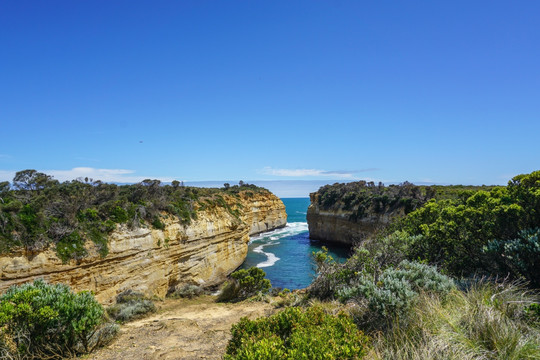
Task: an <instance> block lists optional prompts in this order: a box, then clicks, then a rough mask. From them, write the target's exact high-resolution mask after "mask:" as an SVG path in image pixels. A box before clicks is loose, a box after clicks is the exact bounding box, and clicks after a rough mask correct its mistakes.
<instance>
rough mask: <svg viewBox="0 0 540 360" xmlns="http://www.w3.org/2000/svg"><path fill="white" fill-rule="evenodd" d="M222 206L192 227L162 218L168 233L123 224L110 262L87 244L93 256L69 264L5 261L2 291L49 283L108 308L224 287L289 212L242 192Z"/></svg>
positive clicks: (268, 198) (48, 256) (41, 256)
mask: <svg viewBox="0 0 540 360" xmlns="http://www.w3.org/2000/svg"><path fill="white" fill-rule="evenodd" d="M223 200H224V206H213V207H210V206H209V207H207V208H204V209H199V210H198V212H197V216H196V218H195V219H193V220H191V222H190V223H189V224H185V223H183V222H182V221H181V219H179V218H178V217H176V216H172V215H170V214H162V215H163V218H162V223H163V226H162V227H161V229H156V228H153V227H152V226H141V227H139V228H136V229H132V228H129V227H128V226H127V225H125V224H120V225H117V227H116V229H115V230H114V231H113V232H112V233H111V234H110V236H109V239H108V254H107V255H106V256H105V257H102V256H101V255H100V253H99V249H98V248H97V247H96V245H95V244H93V243H92V242H87V243H86V244H85V247H86V252H87V256H85V257H84V258H82V259H79V260H77V261H75V260H70V261H69V262H67V263H66V262H62V260H60V259H59V258H58V256H57V253H56V252H55V251H54V249H52V248H48V249H46V250H44V251H41V252H39V253H37V254H32V256H31V257H29V256H26V255H25V254H21V253H19V254H9V255H3V256H1V257H0V280H1V281H0V292H3V291H5V290H6V289H7V288H8V287H9V286H11V285H15V284H21V283H24V282H28V281H32V280H34V279H37V278H43V279H45V280H46V281H48V282H51V283H57V282H61V283H65V284H67V285H69V286H71V288H72V289H74V290H75V291H81V290H92V291H93V292H94V293H95V295H96V298H97V299H98V301H100V302H102V303H108V302H112V301H113V299H114V297H115V296H116V295H117V294H118V293H120V292H122V291H124V290H126V289H133V290H136V291H140V292H143V293H144V294H146V295H147V296H154V295H156V296H159V297H163V296H165V295H166V294H167V292H168V291H169V290H170V289H172V288H174V287H175V286H176V285H179V284H186V283H193V284H199V285H203V286H210V285H214V284H218V283H220V282H222V281H223V280H224V279H225V277H226V276H227V275H229V274H230V273H231V272H232V271H234V270H235V269H236V268H238V267H239V266H240V265H241V264H242V262H243V261H244V259H245V257H246V255H247V249H248V241H249V236H250V235H253V234H257V233H260V232H264V231H268V230H272V229H276V228H279V227H283V226H285V225H286V223H287V215H286V212H285V205H284V204H283V202H282V201H281V200H280V199H279V198H278V197H276V196H275V195H273V194H272V193H270V192H255V193H253V192H241V193H240V194H238V196H231V195H225V196H223ZM231 209H232V210H233V211H231Z"/></svg>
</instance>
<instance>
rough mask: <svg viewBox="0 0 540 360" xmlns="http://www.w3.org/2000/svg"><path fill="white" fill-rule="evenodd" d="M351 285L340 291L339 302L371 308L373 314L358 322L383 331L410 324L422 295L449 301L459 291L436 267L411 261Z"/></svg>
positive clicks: (362, 277) (357, 277)
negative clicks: (413, 311) (427, 294)
mask: <svg viewBox="0 0 540 360" xmlns="http://www.w3.org/2000/svg"><path fill="white" fill-rule="evenodd" d="M349 282H350V283H351V285H350V286H344V287H342V288H340V289H337V294H338V297H339V299H340V300H341V301H344V302H345V301H350V300H352V301H354V302H356V303H357V304H361V305H364V304H367V309H368V310H369V311H367V312H365V313H361V314H359V315H360V316H358V319H357V320H358V321H359V322H360V323H361V324H362V325H363V326H367V327H371V328H379V329H380V328H384V327H387V326H389V325H392V324H393V323H396V322H397V323H405V322H407V321H408V320H409V317H410V316H411V315H412V314H411V311H410V309H411V308H412V306H413V305H414V303H415V301H416V299H417V297H418V295H419V293H421V292H426V293H431V294H437V295H440V296H441V297H445V296H446V295H447V294H448V293H449V292H450V290H452V289H454V288H455V285H454V282H453V281H452V279H450V278H449V277H447V276H445V275H442V274H440V273H439V272H438V271H437V269H436V268H435V267H432V266H428V265H425V264H420V263H416V262H409V261H403V262H401V263H400V264H399V266H398V267H395V268H394V267H389V268H387V269H385V270H384V271H383V272H382V273H381V274H380V275H378V274H376V273H369V272H362V273H358V274H357V275H355V278H354V280H349Z"/></svg>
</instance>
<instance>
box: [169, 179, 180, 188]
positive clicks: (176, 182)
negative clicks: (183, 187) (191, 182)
mask: <svg viewBox="0 0 540 360" xmlns="http://www.w3.org/2000/svg"><path fill="white" fill-rule="evenodd" d="M171 185H172V187H173V188H175V189H177V188H178V187H179V186H180V181H178V180H173V181H172V182H171Z"/></svg>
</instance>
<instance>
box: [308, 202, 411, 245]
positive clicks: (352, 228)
mask: <svg viewBox="0 0 540 360" xmlns="http://www.w3.org/2000/svg"><path fill="white" fill-rule="evenodd" d="M318 196H319V194H318V193H311V194H310V200H311V204H310V205H309V207H308V211H307V222H308V227H309V237H310V239H314V240H321V241H326V242H336V243H341V244H345V245H354V244H357V243H361V242H362V241H364V240H366V239H368V238H369V237H371V236H373V235H375V234H376V233H377V232H378V231H379V230H380V229H382V228H384V227H386V226H387V225H388V224H390V222H391V221H392V219H394V218H395V217H396V216H402V215H403V214H404V212H403V211H402V209H399V210H398V211H395V212H392V213H384V214H367V215H366V216H364V217H362V218H361V219H357V220H354V221H353V220H351V217H352V215H353V213H354V210H344V209H343V208H338V209H335V208H332V209H330V210H324V209H322V208H321V206H320V205H319V201H318Z"/></svg>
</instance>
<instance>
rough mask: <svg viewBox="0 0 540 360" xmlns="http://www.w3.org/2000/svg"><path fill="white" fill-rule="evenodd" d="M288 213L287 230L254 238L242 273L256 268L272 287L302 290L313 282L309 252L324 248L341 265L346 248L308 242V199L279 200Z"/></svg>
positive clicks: (347, 249)
mask: <svg viewBox="0 0 540 360" xmlns="http://www.w3.org/2000/svg"><path fill="white" fill-rule="evenodd" d="M281 200H283V203H284V204H285V208H286V211H287V226H285V227H284V228H281V229H277V230H274V231H270V232H267V233H263V234H259V235H256V236H253V237H252V238H251V239H250V244H249V248H248V255H247V257H246V260H245V261H244V263H243V264H242V267H241V268H243V269H247V268H250V267H252V266H257V267H259V268H262V269H263V270H264V271H265V272H266V278H267V279H270V281H271V282H272V286H273V287H280V288H288V289H291V290H292V289H302V288H305V287H307V286H308V285H309V284H311V282H312V281H313V278H314V276H315V266H314V263H313V260H312V257H311V254H312V252H314V251H319V250H320V249H321V248H322V246H323V245H325V246H326V247H327V248H328V250H329V253H330V254H331V255H332V256H333V257H334V259H336V260H338V261H344V260H345V259H346V258H347V256H348V255H349V248H348V247H342V246H335V245H328V244H322V243H320V242H319V241H315V240H310V239H309V232H308V224H307V220H306V213H307V208H308V206H309V198H282V199H281Z"/></svg>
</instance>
